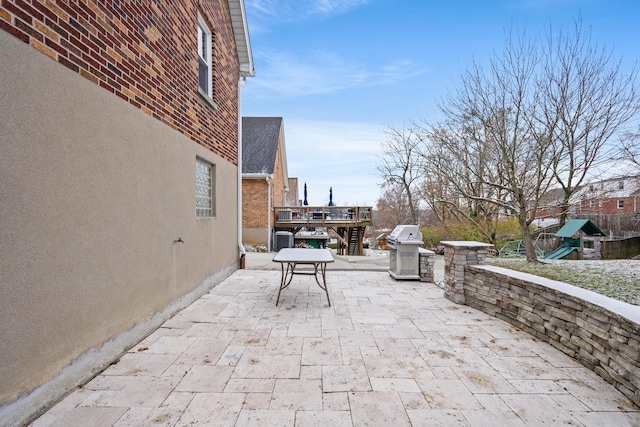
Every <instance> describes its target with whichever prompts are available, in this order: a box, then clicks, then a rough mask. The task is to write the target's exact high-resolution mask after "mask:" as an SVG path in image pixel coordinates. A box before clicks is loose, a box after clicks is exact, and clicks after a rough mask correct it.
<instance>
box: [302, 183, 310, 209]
mask: <svg viewBox="0 0 640 427" xmlns="http://www.w3.org/2000/svg"><path fill="white" fill-rule="evenodd" d="M302 204H303V205H305V206H309V202H307V183H306V182H305V183H304V202H302Z"/></svg>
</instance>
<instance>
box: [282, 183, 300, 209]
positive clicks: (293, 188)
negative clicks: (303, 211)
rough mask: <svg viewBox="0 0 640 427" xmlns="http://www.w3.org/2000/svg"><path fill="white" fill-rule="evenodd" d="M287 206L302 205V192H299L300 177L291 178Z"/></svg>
mask: <svg viewBox="0 0 640 427" xmlns="http://www.w3.org/2000/svg"><path fill="white" fill-rule="evenodd" d="M285 206H302V200H300V193H299V192H298V178H289V190H288V191H287V201H286V204H285Z"/></svg>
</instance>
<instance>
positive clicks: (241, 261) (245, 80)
mask: <svg viewBox="0 0 640 427" xmlns="http://www.w3.org/2000/svg"><path fill="white" fill-rule="evenodd" d="M246 82H247V78H246V77H242V78H241V79H240V80H238V249H239V250H240V268H244V262H245V260H244V257H245V255H246V254H247V253H246V251H245V249H244V246H243V245H242V86H244V84H245V83H246Z"/></svg>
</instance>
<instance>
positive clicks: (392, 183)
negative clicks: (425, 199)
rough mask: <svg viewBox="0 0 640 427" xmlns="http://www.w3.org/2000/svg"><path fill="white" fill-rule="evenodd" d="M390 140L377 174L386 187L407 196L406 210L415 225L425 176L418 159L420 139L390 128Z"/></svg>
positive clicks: (385, 144) (382, 155)
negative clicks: (421, 186)
mask: <svg viewBox="0 0 640 427" xmlns="http://www.w3.org/2000/svg"><path fill="white" fill-rule="evenodd" d="M386 134H387V139H386V141H385V143H384V146H383V151H382V153H381V154H380V155H379V156H378V163H377V165H376V167H377V169H378V173H379V174H380V176H381V177H382V179H383V180H384V182H383V187H384V188H387V189H392V190H393V192H394V193H397V192H398V191H400V194H402V195H404V196H405V198H404V200H405V201H406V203H407V206H406V207H407V208H408V210H409V212H410V213H411V217H410V218H409V220H410V221H411V223H412V224H418V222H419V203H420V192H419V184H420V182H421V180H422V178H423V176H424V172H425V168H424V161H423V158H422V157H421V156H420V155H419V151H418V146H419V145H420V143H421V139H420V138H419V136H418V135H417V134H416V133H415V132H414V131H413V129H404V128H396V127H393V126H389V127H388V128H387V130H386Z"/></svg>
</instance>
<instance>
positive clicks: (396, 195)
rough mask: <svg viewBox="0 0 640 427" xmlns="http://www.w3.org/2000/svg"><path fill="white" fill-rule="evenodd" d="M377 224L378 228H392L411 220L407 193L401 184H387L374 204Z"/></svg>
mask: <svg viewBox="0 0 640 427" xmlns="http://www.w3.org/2000/svg"><path fill="white" fill-rule="evenodd" d="M376 210H377V224H378V226H379V227H380V228H391V229H392V228H394V227H395V226H396V225H399V224H407V223H408V222H410V221H411V220H412V212H411V209H409V203H408V201H407V195H406V191H405V189H404V187H403V186H402V184H389V185H387V186H386V187H385V191H384V193H383V194H382V197H380V199H378V203H377V205H376Z"/></svg>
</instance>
